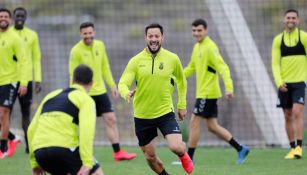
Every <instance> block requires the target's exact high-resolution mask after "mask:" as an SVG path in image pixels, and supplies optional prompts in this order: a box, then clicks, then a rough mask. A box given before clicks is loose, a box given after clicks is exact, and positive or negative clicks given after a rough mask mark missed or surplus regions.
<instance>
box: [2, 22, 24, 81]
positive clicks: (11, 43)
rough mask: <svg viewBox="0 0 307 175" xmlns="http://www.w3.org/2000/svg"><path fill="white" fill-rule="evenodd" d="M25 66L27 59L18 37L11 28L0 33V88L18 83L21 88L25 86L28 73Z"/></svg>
mask: <svg viewBox="0 0 307 175" xmlns="http://www.w3.org/2000/svg"><path fill="white" fill-rule="evenodd" d="M17 62H18V64H17ZM27 65H28V59H26V55H25V51H24V46H23V43H22V41H21V39H20V37H19V36H18V35H17V34H16V33H15V32H14V31H13V30H12V29H11V28H9V29H7V30H6V31H4V32H0V86H1V85H6V84H11V83H16V82H18V81H20V84H21V85H22V86H27V84H28V80H27V77H28V75H29V73H30V69H29V68H28V67H27ZM19 70H21V71H19Z"/></svg>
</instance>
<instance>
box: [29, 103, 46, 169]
mask: <svg viewBox="0 0 307 175" xmlns="http://www.w3.org/2000/svg"><path fill="white" fill-rule="evenodd" d="M44 102H45V100H44V101H43V102H42V103H41V104H40V106H39V107H38V109H37V111H36V113H35V115H34V117H33V119H32V121H31V123H30V125H29V128H28V131H27V136H28V144H29V156H30V164H31V168H32V169H34V168H37V167H39V165H38V163H37V161H36V159H35V156H34V150H33V149H34V148H33V144H32V143H33V137H34V134H35V132H36V129H37V126H38V120H39V118H40V114H41V112H42V107H43V104H44Z"/></svg>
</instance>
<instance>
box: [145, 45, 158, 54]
mask: <svg viewBox="0 0 307 175" xmlns="http://www.w3.org/2000/svg"><path fill="white" fill-rule="evenodd" d="M147 48H148V49H149V51H150V52H151V53H152V54H156V53H158V52H159V50H160V48H161V45H160V46H159V47H158V49H157V50H151V48H150V46H149V45H147Z"/></svg>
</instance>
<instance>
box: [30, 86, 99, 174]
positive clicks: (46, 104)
mask: <svg viewBox="0 0 307 175" xmlns="http://www.w3.org/2000/svg"><path fill="white" fill-rule="evenodd" d="M95 125H96V111H95V103H94V101H93V100H92V98H91V97H90V96H89V95H88V94H87V93H86V91H85V89H84V88H83V87H82V86H80V85H77V84H73V85H71V87H70V88H67V89H64V90H62V89H59V90H55V91H53V92H51V93H49V94H48V95H47V96H46V97H45V98H44V100H43V101H42V103H41V104H40V106H39V107H38V109H37V111H36V113H35V116H34V118H33V120H32V122H31V124H30V126H29V128H28V141H29V151H30V163H31V167H32V168H34V167H37V166H38V163H37V161H36V159H35V156H34V152H35V150H38V149H40V148H47V147H63V148H69V149H72V150H73V149H76V148H77V147H79V151H80V157H81V161H82V165H84V166H87V167H90V168H91V167H92V166H93V165H94V156H93V142H94V136H95Z"/></svg>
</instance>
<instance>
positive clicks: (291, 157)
mask: <svg viewBox="0 0 307 175" xmlns="http://www.w3.org/2000/svg"><path fill="white" fill-rule="evenodd" d="M294 152H295V149H294V148H291V150H290V151H289V152H288V154H287V155H286V156H285V159H287V160H291V159H294V158H295V157H294Z"/></svg>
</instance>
